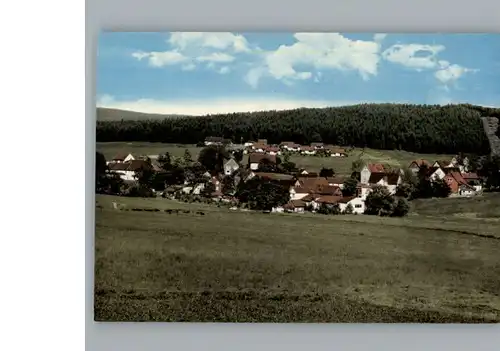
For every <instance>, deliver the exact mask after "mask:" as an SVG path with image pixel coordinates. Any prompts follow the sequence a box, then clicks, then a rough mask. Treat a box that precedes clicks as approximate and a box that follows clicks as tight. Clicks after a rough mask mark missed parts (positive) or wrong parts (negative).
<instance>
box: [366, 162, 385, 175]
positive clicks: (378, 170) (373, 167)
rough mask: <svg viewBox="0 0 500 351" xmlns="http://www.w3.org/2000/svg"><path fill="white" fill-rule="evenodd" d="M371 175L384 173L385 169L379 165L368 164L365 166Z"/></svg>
mask: <svg viewBox="0 0 500 351" xmlns="http://www.w3.org/2000/svg"><path fill="white" fill-rule="evenodd" d="M366 166H367V167H368V170H369V171H370V172H371V173H384V172H385V167H384V165H383V164H381V163H369V164H367V165H366Z"/></svg>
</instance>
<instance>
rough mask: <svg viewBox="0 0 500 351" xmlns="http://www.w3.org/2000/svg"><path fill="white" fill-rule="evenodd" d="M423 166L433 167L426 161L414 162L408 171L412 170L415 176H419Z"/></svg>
mask: <svg viewBox="0 0 500 351" xmlns="http://www.w3.org/2000/svg"><path fill="white" fill-rule="evenodd" d="M423 166H425V167H431V164H430V162H429V161H427V160H424V159H419V160H413V161H412V162H411V163H410V165H409V166H408V169H410V170H411V171H412V172H413V174H417V173H418V172H419V171H420V169H421V168H422V167H423Z"/></svg>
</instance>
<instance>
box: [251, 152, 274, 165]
mask: <svg viewBox="0 0 500 351" xmlns="http://www.w3.org/2000/svg"><path fill="white" fill-rule="evenodd" d="M264 159H268V160H269V161H271V162H272V163H276V155H268V154H261V153H258V152H252V153H251V154H249V155H248V162H250V163H259V162H260V161H262V160H264Z"/></svg>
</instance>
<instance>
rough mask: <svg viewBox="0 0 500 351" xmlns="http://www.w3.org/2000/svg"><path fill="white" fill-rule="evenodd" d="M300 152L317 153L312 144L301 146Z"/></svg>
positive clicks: (305, 153) (306, 153)
mask: <svg viewBox="0 0 500 351" xmlns="http://www.w3.org/2000/svg"><path fill="white" fill-rule="evenodd" d="M300 153H301V154H302V155H315V154H316V149H315V148H314V147H312V146H302V147H301V148H300Z"/></svg>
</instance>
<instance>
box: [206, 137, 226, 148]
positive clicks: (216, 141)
mask: <svg viewBox="0 0 500 351" xmlns="http://www.w3.org/2000/svg"><path fill="white" fill-rule="evenodd" d="M223 143H224V138H222V137H214V136H209V137H206V138H205V146H208V145H222V144H223Z"/></svg>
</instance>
